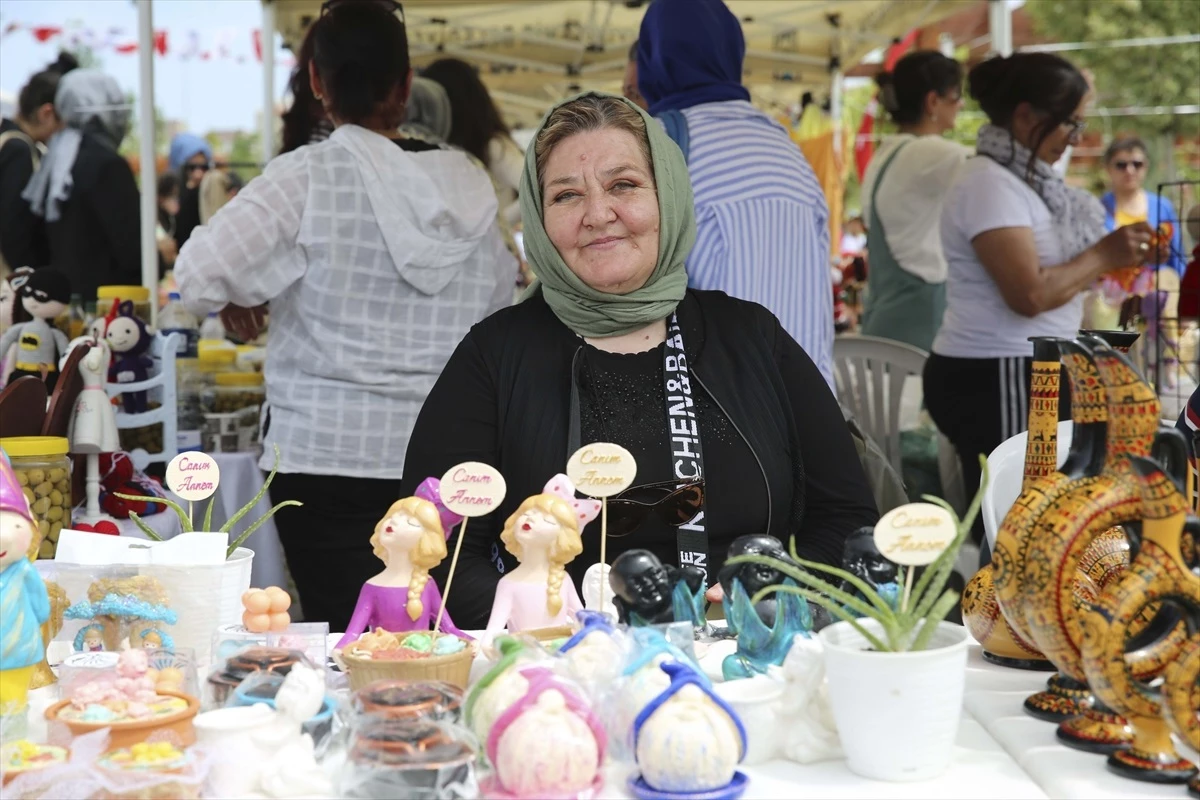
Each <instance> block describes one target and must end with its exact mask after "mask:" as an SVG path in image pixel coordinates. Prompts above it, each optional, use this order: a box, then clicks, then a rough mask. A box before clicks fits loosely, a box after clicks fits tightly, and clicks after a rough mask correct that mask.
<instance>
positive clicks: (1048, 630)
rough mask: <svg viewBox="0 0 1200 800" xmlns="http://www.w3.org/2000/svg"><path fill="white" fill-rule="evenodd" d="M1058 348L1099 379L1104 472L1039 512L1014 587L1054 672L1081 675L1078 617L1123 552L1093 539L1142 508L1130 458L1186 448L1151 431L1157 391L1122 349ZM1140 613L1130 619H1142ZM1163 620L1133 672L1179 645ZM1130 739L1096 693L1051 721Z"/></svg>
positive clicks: (1110, 739) (1110, 741) (1097, 746)
mask: <svg viewBox="0 0 1200 800" xmlns="http://www.w3.org/2000/svg"><path fill="white" fill-rule="evenodd" d="M1063 348H1064V357H1069V356H1075V357H1079V358H1086V357H1087V356H1088V355H1090V356H1091V362H1092V363H1094V364H1095V367H1096V369H1097V371H1098V373H1099V376H1100V378H1101V380H1102V382H1103V385H1104V387H1105V396H1106V399H1107V411H1108V414H1107V416H1108V425H1107V428H1108V430H1107V436H1106V440H1105V455H1104V462H1103V470H1102V472H1101V474H1100V475H1099V476H1098V477H1095V478H1093V479H1091V480H1089V481H1085V482H1079V483H1078V484H1077V485H1076V486H1074V487H1073V488H1072V489H1071V490H1070V491H1068V492H1065V493H1063V494H1062V495H1060V496H1059V497H1057V498H1056V499H1055V500H1054V501H1053V502H1051V503H1050V504H1049V506H1048V507H1047V508H1046V510H1045V511H1044V513H1043V514H1042V515H1041V516H1040V518H1039V519H1038V522H1037V525H1036V530H1035V533H1034V535H1033V537H1032V541H1031V543H1030V545H1029V548H1028V553H1027V556H1026V559H1025V564H1024V574H1023V579H1022V581H1021V591H1022V594H1023V597H1024V601H1025V612H1026V621H1027V622H1028V624H1029V633H1030V636H1031V637H1032V640H1033V642H1034V643H1035V644H1036V645H1037V647H1038V648H1039V649H1040V650H1041V651H1042V652H1043V653H1045V655H1046V657H1047V658H1049V659H1050V660H1051V661H1053V662H1054V665H1055V666H1056V667H1058V670H1059V672H1060V673H1062V674H1063V675H1064V676H1066V677H1067V678H1070V679H1072V680H1074V681H1078V682H1080V683H1083V682H1084V681H1086V676H1085V674H1084V671H1083V665H1082V657H1081V641H1082V639H1083V632H1082V619H1083V616H1084V614H1086V613H1087V612H1088V611H1089V610H1090V609H1091V608H1093V607H1094V606H1095V603H1096V598H1097V597H1098V596H1099V594H1100V593H1102V592H1103V591H1104V590H1105V588H1106V585H1108V584H1111V583H1112V582H1113V581H1114V580H1115V579H1117V578H1118V577H1119V576H1120V575H1121V574H1123V569H1122V566H1123V563H1122V562H1123V561H1124V559H1125V558H1126V557H1127V555H1126V553H1127V551H1124V552H1123V549H1122V548H1112V547H1111V546H1109V547H1105V546H1104V545H1100V544H1098V543H1099V542H1100V540H1104V539H1106V538H1108V537H1112V536H1114V535H1117V534H1116V533H1115V532H1114V531H1113V530H1112V529H1113V528H1114V527H1115V526H1118V525H1122V524H1127V523H1131V522H1134V521H1136V520H1137V519H1138V516H1139V512H1140V508H1141V497H1140V493H1139V492H1138V489H1137V483H1136V481H1135V479H1134V475H1133V471H1132V466H1131V462H1130V458H1131V457H1132V456H1141V457H1146V456H1149V454H1150V449H1151V446H1152V445H1153V444H1155V443H1156V442H1159V443H1161V447H1162V448H1163V450H1164V452H1169V453H1170V454H1171V456H1172V459H1171V461H1172V464H1174V465H1175V468H1176V469H1179V470H1182V468H1183V463H1184V462H1185V453H1184V452H1183V446H1182V437H1181V436H1180V435H1179V434H1178V432H1177V431H1175V430H1174V429H1170V430H1169V431H1164V432H1163V434H1162V435H1161V436H1157V435H1156V434H1157V432H1158V427H1159V403H1158V398H1157V396H1156V395H1155V393H1154V390H1153V389H1151V388H1150V386H1149V385H1147V384H1146V382H1145V381H1143V380H1142V379H1141V377H1140V376H1139V375H1138V374H1137V372H1136V371H1135V370H1134V369H1133V367H1132V365H1130V363H1129V361H1128V360H1127V359H1126V357H1125V356H1123V355H1122V354H1120V353H1118V352H1116V351H1115V350H1113V349H1112V348H1111V347H1109V346H1108V345H1106V344H1104V343H1103V342H1101V341H1100V340H1098V339H1087V340H1085V341H1081V342H1064V343H1063ZM1097 546H1100V547H1101V548H1102V549H1104V550H1107V551H1108V554H1107V555H1105V554H1104V553H1103V552H1102V553H1101V554H1100V556H1099V557H1097V556H1096V554H1095V550H1093V552H1092V554H1091V555H1089V552H1088V551H1089V548H1095V547H1097ZM1089 561H1090V562H1091V563H1089ZM1081 567H1084V568H1086V569H1090V570H1091V571H1092V576H1091V581H1092V584H1093V585H1092V586H1091V587H1090V588H1088V589H1086V590H1083V591H1081V590H1080V588H1079V584H1080V581H1079V579H1078V575H1079V574H1080V568H1081ZM1147 621H1148V620H1146V619H1142V620H1141V621H1140V623H1139V624H1140V625H1142V626H1143V627H1145V624H1146V622H1147ZM1169 627H1171V628H1172V630H1171V631H1170V632H1169V635H1166V636H1165V637H1163V638H1162V639H1161V641H1157V642H1156V644H1155V646H1153V647H1147V648H1142V647H1138V648H1136V649H1134V650H1133V651H1132V652H1130V653H1129V654H1128V656H1127V658H1128V660H1129V662H1130V669H1131V670H1132V671H1133V673H1134V674H1135V675H1136V676H1138V677H1139V678H1140V679H1145V680H1149V679H1152V678H1153V677H1154V676H1156V675H1158V674H1159V673H1160V672H1161V671H1162V669H1163V668H1164V667H1165V665H1166V664H1167V663H1168V662H1169V661H1170V660H1171V659H1172V658H1173V657H1174V655H1175V654H1176V653H1177V652H1178V648H1179V647H1180V646H1181V645H1182V643H1183V632H1182V630H1179V629H1177V628H1178V626H1174V625H1172V626H1169ZM1130 737H1131V731H1130V729H1129V726H1128V725H1127V724H1126V722H1125V720H1123V719H1122V718H1121V717H1120V716H1119V715H1117V714H1116V713H1115V712H1113V711H1112V710H1111V709H1109V708H1108V707H1107V706H1105V705H1104V703H1103V702H1101V701H1098V700H1095V699H1093V701H1092V702H1091V703H1089V704H1088V705H1087V707H1085V709H1084V710H1083V713H1082V714H1081V715H1079V716H1078V717H1075V718H1073V719H1069V720H1066V721H1065V722H1063V723H1062V724H1060V726H1059V729H1058V738H1059V739H1060V740H1061V741H1062V742H1063V743H1065V744H1068V745H1071V746H1073V747H1076V748H1079V749H1083V750H1087V751H1090V752H1102V753H1110V752H1112V751H1114V750H1116V749H1119V748H1122V747H1124V746H1126V745H1127V744H1128V743H1129V740H1130Z"/></svg>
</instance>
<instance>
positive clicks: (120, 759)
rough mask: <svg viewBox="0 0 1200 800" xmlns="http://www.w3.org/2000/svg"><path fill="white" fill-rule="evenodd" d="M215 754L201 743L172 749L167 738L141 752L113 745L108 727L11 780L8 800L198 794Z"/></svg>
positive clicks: (160, 799) (153, 799)
mask: <svg viewBox="0 0 1200 800" xmlns="http://www.w3.org/2000/svg"><path fill="white" fill-rule="evenodd" d="M210 766H211V759H210V756H209V754H208V753H207V752H205V751H204V750H203V749H201V748H190V749H188V750H187V751H185V752H182V753H179V752H178V751H177V752H176V753H167V752H166V747H164V746H163V745H162V744H160V745H158V746H157V747H155V746H154V745H150V746H148V747H147V746H143V747H140V748H138V751H137V753H136V754H134V753H133V752H131V751H125V752H121V751H120V750H119V749H116V748H113V747H112V746H111V744H110V742H109V737H108V733H107V732H106V731H103V730H101V731H96V732H94V733H89V734H86V735H84V736H79V737H76V738H75V740H74V741H72V742H71V749H70V753H69V755H68V756H67V757H66V759H65V760H64V759H56V761H55V763H54V764H52V765H50V766H47V767H44V768H42V769H39V770H36V771H28V772H23V773H21V774H18V775H16V776H15V777H13V778H12V779H11V780H9V781H7V782H6V783H5V786H4V791H3V795H4V798H5V800H43V799H45V800H49V799H50V798H97V799H99V798H103V799H104V800H168V799H170V800H193V798H197V797H199V796H200V790H201V788H202V787H203V786H204V782H205V780H206V778H207V777H208V772H209V768H210Z"/></svg>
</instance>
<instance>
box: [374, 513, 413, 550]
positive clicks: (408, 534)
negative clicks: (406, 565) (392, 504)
mask: <svg viewBox="0 0 1200 800" xmlns="http://www.w3.org/2000/svg"><path fill="white" fill-rule="evenodd" d="M422 533H423V530H422V528H421V523H420V521H419V520H418V519H417V518H416V517H414V516H412V515H411V514H406V513H405V512H403V511H397V512H396V513H395V514H392V515H391V516H390V517H388V518H387V521H386V522H384V524H383V528H382V529H381V530H380V531H379V543H380V544H381V545H383V549H384V550H387V551H388V553H407V552H409V551H411V550H412V549H413V548H414V547H416V546H417V542H419V541H420V540H421V534H422Z"/></svg>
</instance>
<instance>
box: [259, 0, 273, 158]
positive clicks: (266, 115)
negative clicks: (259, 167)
mask: <svg viewBox="0 0 1200 800" xmlns="http://www.w3.org/2000/svg"><path fill="white" fill-rule="evenodd" d="M262 66H263V112H262V130H261V134H262V160H263V163H264V164H265V163H267V162H268V161H270V160H271V157H272V156H274V155H275V3H274V2H272V1H271V0H263V4H262Z"/></svg>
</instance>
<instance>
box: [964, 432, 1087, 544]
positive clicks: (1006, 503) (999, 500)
mask: <svg viewBox="0 0 1200 800" xmlns="http://www.w3.org/2000/svg"><path fill="white" fill-rule="evenodd" d="M1074 432H1075V425H1074V423H1072V422H1071V420H1069V419H1065V420H1062V421H1060V422H1059V423H1058V466H1060V467H1061V466H1062V465H1063V462H1064V461H1066V460H1067V450H1069V449H1070V447H1071V434H1072V433H1074ZM1028 438H1029V432H1028V431H1025V432H1022V433H1018V434H1017V435H1016V436H1014V437H1012V438H1011V439H1006V440H1005V441H1003V442H1001V443H1000V446H999V447H997V448H996V449H995V450H993V451H992V453H991V455H989V456H988V460H987V463H988V476H989V478H990V481H989V483H988V487H987V489H985V490H984V492H983V502H982V503H980V506H979V513H980V515H981V516H982V517H983V530H984V532H985V533H986V534H987V540H988V547H989V548H991V549H995V547H996V533H997V531H999V530H1000V523H1002V522H1003V521H1004V517H1005V516H1006V515H1007V514H1008V510H1009V509H1010V508H1012V505H1013V503H1015V502H1017V498H1018V497H1020V496H1021V481H1022V478H1024V476H1025V443H1026V441H1027V440H1028Z"/></svg>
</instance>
